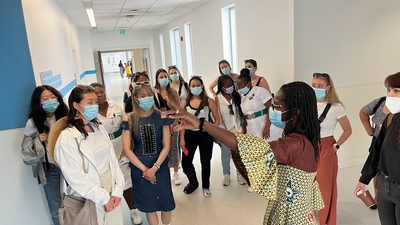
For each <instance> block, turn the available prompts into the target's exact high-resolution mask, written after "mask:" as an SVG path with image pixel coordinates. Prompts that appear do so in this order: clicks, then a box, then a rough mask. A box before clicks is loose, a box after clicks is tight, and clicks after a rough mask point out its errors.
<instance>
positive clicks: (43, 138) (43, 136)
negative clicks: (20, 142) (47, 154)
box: [39, 133, 47, 142]
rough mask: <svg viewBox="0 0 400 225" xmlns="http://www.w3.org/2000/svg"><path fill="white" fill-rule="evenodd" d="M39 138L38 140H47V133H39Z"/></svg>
mask: <svg viewBox="0 0 400 225" xmlns="http://www.w3.org/2000/svg"><path fill="white" fill-rule="evenodd" d="M39 140H40V142H43V141H45V140H47V134H46V133H42V134H39Z"/></svg>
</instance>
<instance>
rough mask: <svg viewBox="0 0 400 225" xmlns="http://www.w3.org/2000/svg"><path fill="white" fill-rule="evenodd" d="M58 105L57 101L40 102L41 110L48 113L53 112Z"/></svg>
mask: <svg viewBox="0 0 400 225" xmlns="http://www.w3.org/2000/svg"><path fill="white" fill-rule="evenodd" d="M59 105H60V103H59V102H58V100H57V99H50V100H48V101H45V102H42V108H43V109H44V111H46V112H50V113H52V112H55V111H56V110H57V108H58V106H59Z"/></svg>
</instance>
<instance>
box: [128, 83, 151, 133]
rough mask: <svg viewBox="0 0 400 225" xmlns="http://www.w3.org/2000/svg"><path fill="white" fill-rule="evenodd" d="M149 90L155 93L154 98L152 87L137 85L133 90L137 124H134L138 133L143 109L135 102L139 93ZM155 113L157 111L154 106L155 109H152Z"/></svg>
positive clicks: (134, 113) (134, 114)
mask: <svg viewBox="0 0 400 225" xmlns="http://www.w3.org/2000/svg"><path fill="white" fill-rule="evenodd" d="M143 89H145V90H147V91H151V93H153V97H154V92H153V89H152V88H151V86H150V85H145V84H142V85H135V87H134V88H133V93H132V104H133V112H132V114H133V116H134V118H135V124H134V126H133V127H134V131H135V132H138V127H139V119H140V114H141V113H142V112H143V109H142V108H141V107H140V106H139V104H138V103H137V102H136V101H135V98H137V96H138V93H139V92H140V91H141V90H143ZM151 109H152V110H153V111H154V110H157V109H156V107H155V106H154V105H153V107H152V108H151Z"/></svg>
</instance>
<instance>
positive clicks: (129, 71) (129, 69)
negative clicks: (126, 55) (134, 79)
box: [125, 62, 132, 78]
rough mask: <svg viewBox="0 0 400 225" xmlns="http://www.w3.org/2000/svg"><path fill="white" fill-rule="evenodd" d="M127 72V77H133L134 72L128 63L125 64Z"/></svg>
mask: <svg viewBox="0 0 400 225" xmlns="http://www.w3.org/2000/svg"><path fill="white" fill-rule="evenodd" d="M125 71H126V76H127V77H129V78H130V77H131V76H132V70H131V66H130V65H129V62H128V63H125Z"/></svg>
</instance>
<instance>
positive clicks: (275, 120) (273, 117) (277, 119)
mask: <svg viewBox="0 0 400 225" xmlns="http://www.w3.org/2000/svg"><path fill="white" fill-rule="evenodd" d="M268 115H269V120H270V121H271V123H272V124H273V125H274V126H276V127H279V128H282V129H284V128H285V126H286V122H284V121H282V112H281V111H274V110H273V109H272V107H270V108H269V112H268Z"/></svg>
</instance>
